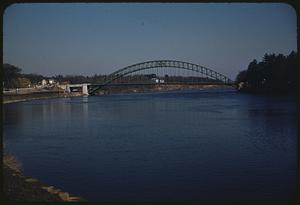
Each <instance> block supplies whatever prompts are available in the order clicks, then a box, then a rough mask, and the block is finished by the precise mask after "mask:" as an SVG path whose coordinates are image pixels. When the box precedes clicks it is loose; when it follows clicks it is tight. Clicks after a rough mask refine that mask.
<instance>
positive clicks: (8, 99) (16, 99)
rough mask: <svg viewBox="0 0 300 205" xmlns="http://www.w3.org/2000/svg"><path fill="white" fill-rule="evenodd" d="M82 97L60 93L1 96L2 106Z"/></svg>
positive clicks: (46, 92) (79, 94)
mask: <svg viewBox="0 0 300 205" xmlns="http://www.w3.org/2000/svg"><path fill="white" fill-rule="evenodd" d="M76 96H82V94H81V93H65V92H60V91H45V92H32V93H26V94H3V97H2V100H3V104H7V103H15V102H22V101H28V100H37V99H49V98H59V97H76Z"/></svg>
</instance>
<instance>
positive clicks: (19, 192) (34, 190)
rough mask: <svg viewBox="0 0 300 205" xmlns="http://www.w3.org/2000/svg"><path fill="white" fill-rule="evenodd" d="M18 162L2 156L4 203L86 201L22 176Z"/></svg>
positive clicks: (10, 156)
mask: <svg viewBox="0 0 300 205" xmlns="http://www.w3.org/2000/svg"><path fill="white" fill-rule="evenodd" d="M20 167H21V165H20V162H18V161H17V160H16V158H15V157H14V156H12V155H8V154H4V155H3V167H2V170H3V172H2V173H3V193H4V194H5V196H4V197H5V198H4V199H5V200H6V201H32V202H33V201H34V202H42V201H58V202H80V201H86V200H84V199H83V198H81V197H78V196H75V195H73V194H70V193H68V192H64V191H62V190H61V189H58V188H56V187H54V186H51V185H48V184H45V183H43V182H41V181H39V180H38V179H35V178H31V177H28V176H24V175H23V173H22V171H21V168H20Z"/></svg>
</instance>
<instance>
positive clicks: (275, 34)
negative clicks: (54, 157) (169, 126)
mask: <svg viewBox="0 0 300 205" xmlns="http://www.w3.org/2000/svg"><path fill="white" fill-rule="evenodd" d="M296 24H297V22H296V13H295V11H294V9H293V8H292V7H291V6H289V5H288V4H282V3H256V4H253V3H252V4H249V3H190V4H188V3H185V4H183V3H176V4H175V3H173V4H172V3H152V4H146V3H115V4H112V3H93V4H92V3H77V4H70V3H65V4H62V3H58V4H53V3H52V4H14V5H12V6H10V7H8V8H7V9H6V11H5V13H4V19H3V35H4V36H3V58H4V59H3V61H4V63H10V64H13V65H16V66H18V67H20V68H22V70H23V72H24V73H39V74H43V75H49V76H51V75H56V74H63V75H65V74H83V75H93V74H108V73H111V72H113V71H115V70H117V69H120V68H122V67H125V66H128V65H131V64H135V63H139V62H143V61H148V60H156V59H171V60H172V59H173V60H182V61H187V62H191V63H196V64H200V65H202V66H206V67H208V68H211V69H213V70H215V71H217V72H220V73H222V74H225V75H227V76H228V77H230V78H233V79H234V78H235V76H236V75H237V73H238V72H239V71H240V70H243V69H246V68H247V66H248V64H249V62H250V61H252V60H253V59H257V60H261V59H262V56H263V55H264V54H265V53H282V54H285V55H286V54H289V53H290V52H291V51H292V50H295V51H296V50H297V26H296Z"/></svg>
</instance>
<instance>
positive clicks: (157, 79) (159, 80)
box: [152, 78, 165, 83]
mask: <svg viewBox="0 0 300 205" xmlns="http://www.w3.org/2000/svg"><path fill="white" fill-rule="evenodd" d="M152 80H153V81H154V82H155V83H164V82H165V81H164V80H162V79H159V78H152Z"/></svg>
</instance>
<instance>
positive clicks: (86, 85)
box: [82, 83, 89, 95]
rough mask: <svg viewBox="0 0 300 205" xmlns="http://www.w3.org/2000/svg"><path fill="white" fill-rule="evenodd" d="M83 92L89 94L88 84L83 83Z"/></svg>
mask: <svg viewBox="0 0 300 205" xmlns="http://www.w3.org/2000/svg"><path fill="white" fill-rule="evenodd" d="M82 94H84V95H89V90H88V84H86V83H85V84H82Z"/></svg>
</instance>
